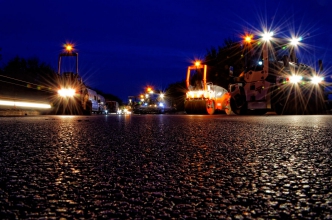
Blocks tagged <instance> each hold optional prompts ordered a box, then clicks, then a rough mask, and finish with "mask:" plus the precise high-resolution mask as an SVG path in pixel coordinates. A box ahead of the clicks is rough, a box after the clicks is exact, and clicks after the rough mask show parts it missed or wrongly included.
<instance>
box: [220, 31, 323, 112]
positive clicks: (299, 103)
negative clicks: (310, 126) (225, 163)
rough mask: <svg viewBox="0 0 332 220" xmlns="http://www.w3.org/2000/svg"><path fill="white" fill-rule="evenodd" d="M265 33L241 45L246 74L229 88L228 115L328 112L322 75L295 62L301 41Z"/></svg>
mask: <svg viewBox="0 0 332 220" xmlns="http://www.w3.org/2000/svg"><path fill="white" fill-rule="evenodd" d="M272 36H273V34H272V33H266V34H264V35H263V38H260V39H257V40H251V41H250V42H247V43H246V44H244V55H245V56H246V66H247V68H246V70H245V71H244V72H242V73H241V75H240V76H239V77H234V83H232V84H230V85H229V89H228V90H229V94H230V100H229V102H230V105H229V107H230V111H228V112H226V113H229V114H232V113H235V114H258V115H261V114H265V113H266V112H267V111H275V112H276V113H277V114H321V113H325V112H326V110H327V102H328V100H327V95H326V93H325V82H324V76H323V72H322V62H321V61H320V70H319V71H315V70H314V68H312V67H310V66H309V65H306V64H302V63H299V62H298V59H297V57H296V52H295V51H296V47H297V43H298V42H299V41H300V39H293V40H291V41H286V40H285V39H278V38H275V37H273V39H272Z"/></svg>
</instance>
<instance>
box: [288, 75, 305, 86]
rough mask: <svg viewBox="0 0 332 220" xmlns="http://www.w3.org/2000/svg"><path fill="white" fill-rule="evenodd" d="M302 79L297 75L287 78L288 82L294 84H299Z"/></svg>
mask: <svg viewBox="0 0 332 220" xmlns="http://www.w3.org/2000/svg"><path fill="white" fill-rule="evenodd" d="M302 79H303V77H302V76H299V75H292V76H290V77H289V82H291V83H294V84H295V83H299V82H301V80H302Z"/></svg>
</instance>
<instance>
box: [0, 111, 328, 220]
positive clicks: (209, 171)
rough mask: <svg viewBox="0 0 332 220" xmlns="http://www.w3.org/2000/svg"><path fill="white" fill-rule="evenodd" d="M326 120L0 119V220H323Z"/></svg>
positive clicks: (269, 117)
mask: <svg viewBox="0 0 332 220" xmlns="http://www.w3.org/2000/svg"><path fill="white" fill-rule="evenodd" d="M331 128H332V116H331V115H324V116H276V115H265V116H225V115H215V116H199V115H195V116H190V115H127V116H125V115H107V116H105V115H99V116H72V117H68V116H67V117H66V116H35V117H1V118H0V219H15V218H16V219H38V218H41V219H46V218H47V219H259V218H262V219H266V218H270V219H271V218H272V219H273V218H274V219H315V218H317V219H332V214H331V213H332V166H331V164H332V163H331V157H332V156H331V144H332V140H331V139H332V130H331Z"/></svg>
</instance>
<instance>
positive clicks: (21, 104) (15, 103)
mask: <svg viewBox="0 0 332 220" xmlns="http://www.w3.org/2000/svg"><path fill="white" fill-rule="evenodd" d="M0 105H5V106H13V107H33V108H51V105H49V104H42V103H33V102H18V101H6V100H0Z"/></svg>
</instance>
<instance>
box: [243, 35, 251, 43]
mask: <svg viewBox="0 0 332 220" xmlns="http://www.w3.org/2000/svg"><path fill="white" fill-rule="evenodd" d="M252 38H253V36H252V35H246V36H245V37H244V41H245V42H246V43H251V41H252Z"/></svg>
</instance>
